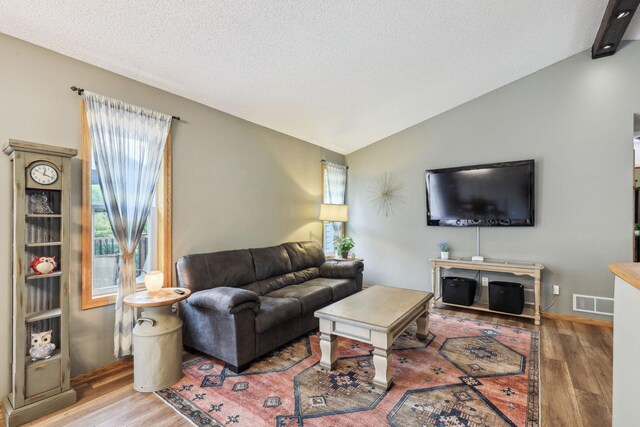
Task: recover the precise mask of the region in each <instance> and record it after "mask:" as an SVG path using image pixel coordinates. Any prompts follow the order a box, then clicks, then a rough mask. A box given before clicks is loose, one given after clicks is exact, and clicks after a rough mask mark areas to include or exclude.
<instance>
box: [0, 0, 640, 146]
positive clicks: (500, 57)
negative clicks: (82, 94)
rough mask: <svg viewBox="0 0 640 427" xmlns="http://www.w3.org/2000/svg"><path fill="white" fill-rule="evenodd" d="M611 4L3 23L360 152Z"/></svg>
mask: <svg viewBox="0 0 640 427" xmlns="http://www.w3.org/2000/svg"><path fill="white" fill-rule="evenodd" d="M606 4H607V0H561V1H559V0H538V1H531V0H491V1H478V0H438V1H436V0H413V1H405V0H385V1H382V0H342V1H338V0H323V1H318V0H253V1H248V0H247V1H245V0H218V1H197V0H190V1H168V0H153V1H152V0H129V1H122V0H108V1H107V0H104V1H91V2H89V1H85V0H69V1H64V2H58V1H50V0H48V1H25V0H0V10H2V12H1V13H0V32H2V33H5V34H8V35H10V36H13V37H17V38H19V39H22V40H26V41H28V42H31V43H34V44H36V45H39V46H43V47H45V48H48V49H51V50H53V51H55V52H59V53H62V54H64V55H67V56H70V57H72V58H76V59H79V60H81V61H85V62H87V63H90V64H93V65H96V66H98V67H102V68H105V69H107V70H110V71H113V72H116V73H118V74H121V75H124V76H127V77H130V78H132V79H135V80H138V81H140V82H143V83H147V84H149V85H152V86H155V87H158V88H160V89H164V90H166V91H168V92H172V93H175V94H177V95H181V96H184V97H186V98H189V99H192V100H195V101H198V102H201V103H203V104H205V105H208V106H211V107H213V108H216V109H219V110H222V111H225V112H227V113H230V114H233V115H235V116H238V117H242V118H244V119H246V120H249V121H251V122H254V123H258V124H260V125H263V126H266V127H268V128H271V129H275V130H277V131H280V132H282V133H285V134H288V135H291V136H294V137H297V138H300V139H303V140H305V141H309V142H312V143H314V144H318V145H321V146H323V147H326V148H329V149H332V150H335V151H338V152H340V153H350V152H352V151H355V150H357V149H359V148H362V147H364V146H366V145H369V144H371V143H373V142H376V141H378V140H380V139H382V138H384V137H387V136H389V135H392V134H394V133H396V132H399V131H401V130H403V129H406V128H408V127H410V126H412V125H415V124H417V123H419V122H421V121H424V120H426V119H428V118H431V117H433V116H435V115H437V114H440V113H442V112H444V111H446V110H449V109H451V108H453V107H455V106H457V105H460V104H462V103H465V102H467V101H469V100H471V99H473V98H476V97H478V96H480V95H483V94H485V93H487V92H490V91H492V90H494V89H497V88H499V87H501V86H504V85H505V84H508V83H510V82H513V81H515V80H517V79H519V78H521V77H524V76H526V75H528V74H531V73H533V72H535V71H537V70H540V69H541V68H544V67H546V66H548V65H551V64H553V63H555V62H557V61H560V60H562V59H564V58H567V57H568V56H571V55H573V54H576V53H578V52H580V51H583V50H585V49H589V48H590V47H591V44H592V43H593V40H594V38H595V35H596V32H597V30H598V27H599V25H600V21H601V19H602V16H603V14H604V10H605V7H606ZM625 38H627V39H638V38H640V19H638V17H637V16H636V17H634V19H633V21H632V22H631V25H630V26H629V29H628V30H627V34H626V37H625ZM601 60H606V59H601ZM74 83H77V84H82V82H75V81H74V82H72V81H69V84H74ZM87 89H91V88H87ZM107 95H108V94H107ZM175 113H178V114H179V113H180V112H179V111H177V112H175ZM186 119H187V120H188V118H186Z"/></svg>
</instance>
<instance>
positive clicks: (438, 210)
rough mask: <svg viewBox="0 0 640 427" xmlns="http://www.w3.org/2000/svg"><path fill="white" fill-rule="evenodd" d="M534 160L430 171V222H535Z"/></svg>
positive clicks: (453, 223)
mask: <svg viewBox="0 0 640 427" xmlns="http://www.w3.org/2000/svg"><path fill="white" fill-rule="evenodd" d="M534 169H535V162H534V161H533V160H520V161H515V162H504V163H491V164H486V165H475V166H462V167H455V168H447V169H433V170H427V171H426V183H427V225H444V226H454V227H468V226H474V227H475V226H481V227H487V226H489V227H494V226H533V225H534V223H535V222H534Z"/></svg>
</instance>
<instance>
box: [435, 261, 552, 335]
mask: <svg viewBox="0 0 640 427" xmlns="http://www.w3.org/2000/svg"><path fill="white" fill-rule="evenodd" d="M430 261H431V290H432V292H433V294H434V295H435V298H434V299H433V301H434V303H435V302H440V303H442V304H446V305H450V306H454V307H462V308H468V309H471V310H480V311H490V312H492V313H502V312H498V311H495V310H490V309H489V304H487V303H483V302H474V303H473V304H472V305H470V306H466V305H458V304H450V303H446V302H444V301H442V269H446V270H449V269H452V268H456V269H462V270H475V271H490V272H493V273H511V274H515V275H517V276H530V277H533V290H534V293H535V299H534V303H533V308H531V307H525V308H524V310H523V311H522V314H513V313H502V314H509V315H511V316H518V317H526V318H529V319H533V320H534V321H535V324H536V325H539V324H540V276H541V272H542V270H543V269H544V265H542V264H538V263H531V264H528V263H518V262H510V261H495V260H488V261H484V262H477V261H471V260H468V259H467V260H465V259H439V258H434V259H431V260H430Z"/></svg>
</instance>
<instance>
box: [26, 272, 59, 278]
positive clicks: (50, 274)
mask: <svg viewBox="0 0 640 427" xmlns="http://www.w3.org/2000/svg"><path fill="white" fill-rule="evenodd" d="M60 276H62V271H54V272H53V273H49V274H27V276H26V277H25V279H27V280H38V279H46V278H49V277H60Z"/></svg>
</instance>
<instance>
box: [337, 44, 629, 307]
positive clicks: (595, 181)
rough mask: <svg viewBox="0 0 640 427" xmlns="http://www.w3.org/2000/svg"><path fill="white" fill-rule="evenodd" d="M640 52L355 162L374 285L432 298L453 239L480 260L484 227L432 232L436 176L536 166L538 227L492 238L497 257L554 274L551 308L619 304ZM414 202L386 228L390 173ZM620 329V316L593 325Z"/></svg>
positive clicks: (566, 66) (534, 82) (540, 77)
mask: <svg viewBox="0 0 640 427" xmlns="http://www.w3.org/2000/svg"><path fill="white" fill-rule="evenodd" d="M638 75H640V42H632V43H628V44H625V45H624V46H623V47H622V48H621V49H619V51H618V52H617V53H616V54H615V56H612V57H608V58H603V59H598V60H597V61H593V60H591V58H590V53H589V52H588V51H585V52H582V53H580V54H577V55H575V56H572V57H570V58H568V59H566V60H564V61H561V62H559V63H557V64H554V65H552V66H550V67H548V68H545V69H543V70H541V71H539V72H536V73H535V74H532V75H530V76H528V77H525V78H523V79H521V80H518V81H516V82H514V83H512V84H509V85H507V86H505V87H502V88H500V89H498V90H495V91H493V92H491V93H489V94H487V95H484V96H482V97H479V98H477V99H475V100H473V101H471V102H468V103H466V104H464V105H461V106H459V107H457V108H454V109H452V110H450V111H448V112H445V113H443V114H441V115H439V116H437V117H434V118H432V119H430V120H427V121H425V122H422V123H420V124H418V125H416V126H413V127H411V128H409V129H406V130H404V131H402V132H400V133H398V134H396V135H393V136H390V137H388V138H386V139H384V140H382V141H379V142H377V143H375V144H373V145H370V146H368V147H365V148H363V149H361V150H359V151H356V152H354V153H352V154H349V155H347V163H348V165H349V195H348V203H349V205H350V210H351V212H350V222H349V231H348V234H350V235H351V236H353V238H354V240H355V241H356V244H357V246H356V247H355V248H354V250H355V251H356V253H357V254H358V255H359V256H363V257H364V258H366V271H365V282H366V283H367V284H388V285H393V286H400V287H407V288H414V289H423V290H424V289H429V290H430V289H431V278H430V266H429V262H428V258H430V257H436V256H439V250H438V249H437V247H436V245H437V243H438V242H439V241H442V240H449V241H450V243H451V246H452V255H453V256H471V255H473V254H474V252H475V241H476V239H475V228H451V227H427V225H426V219H425V214H426V213H425V183H424V171H425V169H430V168H441V167H449V166H459V165H468V164H477V163H487V162H497V161H508V160H519V159H530V158H533V159H535V160H536V216H537V218H536V226H535V227H531V228H493V229H491V228H483V229H481V241H482V247H481V252H482V254H483V255H484V256H485V257H492V258H502V259H513V260H523V261H537V262H540V263H542V264H544V265H545V267H546V269H545V271H544V275H543V304H546V303H548V302H550V300H551V285H552V284H559V285H560V287H561V295H560V296H559V298H558V300H557V302H556V303H555V304H554V306H553V307H552V308H551V309H550V310H549V311H552V312H558V313H564V314H572V315H578V316H586V314H584V313H579V312H573V311H572V294H573V293H581V294H587V295H599V296H605V297H611V296H612V295H613V277H612V275H611V274H610V273H609V271H608V270H607V264H608V263H611V262H621V261H631V257H632V238H633V231H632V230H633V202H632V182H633V181H632V173H633V152H632V147H633V144H632V135H633V114H634V113H636V112H640V78H638ZM385 172H387V173H392V174H394V176H395V177H396V178H397V181H398V182H401V183H403V184H404V188H403V191H402V195H403V196H404V198H405V200H404V203H399V204H398V212H397V214H396V215H394V216H390V217H388V218H385V217H380V216H378V215H377V214H376V210H375V208H374V206H373V205H372V203H371V202H370V199H371V198H372V195H371V193H370V192H369V191H368V190H369V189H370V186H371V184H372V182H374V181H375V179H376V178H377V177H378V176H380V175H381V174H383V173H385ZM592 317H596V318H604V319H611V317H604V316H592Z"/></svg>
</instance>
